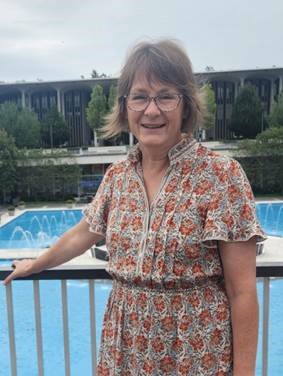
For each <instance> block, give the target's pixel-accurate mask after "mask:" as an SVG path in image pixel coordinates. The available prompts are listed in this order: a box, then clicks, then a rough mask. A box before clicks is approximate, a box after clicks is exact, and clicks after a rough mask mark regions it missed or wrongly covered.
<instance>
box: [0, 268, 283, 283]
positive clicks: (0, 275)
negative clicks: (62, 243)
mask: <svg viewBox="0 0 283 376" xmlns="http://www.w3.org/2000/svg"><path fill="white" fill-rule="evenodd" d="M11 270H12V269H11V268H10V267H7V266H4V267H1V268H0V280H3V279H5V278H6V277H7V276H8V275H9V274H10V273H11ZM256 275H257V277H283V265H275V266H272V265H268V266H257V268H256ZM48 279H59V280H61V279H94V280H96V279H112V277H111V276H110V274H109V273H107V271H106V270H105V269H103V268H101V269H97V268H94V269H90V266H89V265H87V266H86V267H85V266H76V267H66V266H64V267H60V268H54V269H50V270H45V271H43V272H40V273H37V274H32V275H30V276H28V277H24V278H18V280H48Z"/></svg>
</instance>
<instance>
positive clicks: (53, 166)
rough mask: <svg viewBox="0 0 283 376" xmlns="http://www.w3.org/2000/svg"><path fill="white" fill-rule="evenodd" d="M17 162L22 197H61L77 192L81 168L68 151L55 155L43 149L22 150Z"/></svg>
mask: <svg viewBox="0 0 283 376" xmlns="http://www.w3.org/2000/svg"><path fill="white" fill-rule="evenodd" d="M66 158H67V159H68V164H66ZM18 161H19V167H18V194H19V195H20V197H22V198H23V199H26V200H59V199H66V198H69V197H71V196H74V195H77V194H78V182H79V180H80V177H81V169H80V167H79V165H78V164H76V162H75V160H74V158H73V157H72V155H70V153H69V152H67V151H66V150H62V149H60V150H58V149H57V150H55V151H54V153H52V155H50V154H48V153H46V151H44V150H42V149H38V150H23V151H22V152H21V153H20V155H19V158H18Z"/></svg>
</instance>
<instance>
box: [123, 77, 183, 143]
mask: <svg viewBox="0 0 283 376" xmlns="http://www.w3.org/2000/svg"><path fill="white" fill-rule="evenodd" d="M129 94H130V95H136V94H137V95H148V96H150V97H155V96H157V95H161V94H162V95H164V94H173V95H174V94H180V93H178V91H177V90H176V88H175V87H174V86H173V85H170V84H164V83H161V82H159V81H154V82H151V83H149V82H148V80H147V79H146V78H145V77H144V76H142V75H138V76H136V78H135V79H134V82H133V85H132V88H131V90H130V93H129ZM126 115H127V119H128V124H129V128H130V131H131V132H132V133H133V134H134V136H135V137H136V138H137V140H138V141H139V143H140V145H141V147H149V148H151V147H154V148H156V147H157V148H158V147H160V149H161V150H164V149H166V150H169V149H170V148H171V147H172V146H174V145H175V144H177V143H178V142H179V141H180V140H181V124H182V117H183V100H182V98H181V99H180V102H179V104H178V106H177V107H176V108H175V109H174V110H172V111H166V112H165V111H162V110H160V109H159V108H158V106H157V105H156V103H155V101H154V100H152V101H151V102H150V103H149V105H148V107H147V108H146V109H145V110H144V111H140V112H138V111H133V110H131V109H130V108H129V107H128V105H127V114H126Z"/></svg>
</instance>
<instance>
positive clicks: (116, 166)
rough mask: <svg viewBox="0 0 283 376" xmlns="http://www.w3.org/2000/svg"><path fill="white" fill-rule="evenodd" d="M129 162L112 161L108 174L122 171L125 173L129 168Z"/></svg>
mask: <svg viewBox="0 0 283 376" xmlns="http://www.w3.org/2000/svg"><path fill="white" fill-rule="evenodd" d="M127 167H128V163H127V161H118V162H114V163H112V164H111V165H110V166H109V167H108V168H107V170H106V174H107V175H108V176H116V175H119V174H121V173H124V172H125V171H126V170H127Z"/></svg>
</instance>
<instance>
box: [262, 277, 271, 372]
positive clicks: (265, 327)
mask: <svg viewBox="0 0 283 376" xmlns="http://www.w3.org/2000/svg"><path fill="white" fill-rule="evenodd" d="M269 285H270V278H269V277H264V279H263V329H262V376H267V375H268V329H269V292H270V291H269Z"/></svg>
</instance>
